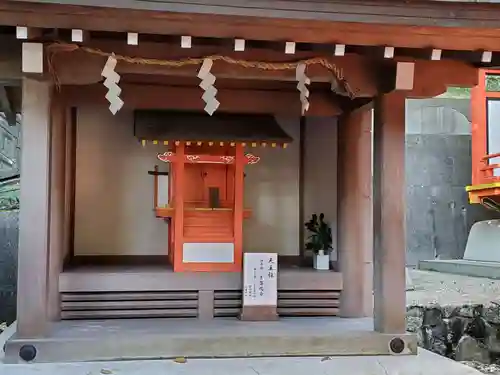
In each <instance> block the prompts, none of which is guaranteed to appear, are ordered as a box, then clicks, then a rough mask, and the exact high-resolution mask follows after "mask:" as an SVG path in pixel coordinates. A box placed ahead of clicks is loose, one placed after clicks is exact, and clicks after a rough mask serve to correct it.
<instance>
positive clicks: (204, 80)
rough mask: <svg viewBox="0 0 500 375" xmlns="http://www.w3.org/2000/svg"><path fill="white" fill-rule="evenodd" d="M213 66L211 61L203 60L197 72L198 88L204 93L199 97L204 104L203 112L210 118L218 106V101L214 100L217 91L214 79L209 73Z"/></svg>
mask: <svg viewBox="0 0 500 375" xmlns="http://www.w3.org/2000/svg"><path fill="white" fill-rule="evenodd" d="M213 64H214V62H213V60H211V59H205V60H203V64H201V68H200V70H199V71H198V78H199V79H201V82H200V87H201V88H202V89H203V91H205V92H204V93H203V95H202V97H201V98H202V100H203V101H204V102H205V104H206V105H205V108H204V110H205V112H207V113H208V114H209V115H210V116H212V115H213V114H214V112H215V111H216V110H217V108H219V105H220V103H219V101H218V100H217V99H216V95H217V89H216V88H215V86H214V84H215V79H216V78H215V76H214V75H213V74H212V73H211V72H210V70H211V69H212V65H213Z"/></svg>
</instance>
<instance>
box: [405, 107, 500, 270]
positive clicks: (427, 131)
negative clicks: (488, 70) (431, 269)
mask: <svg viewBox="0 0 500 375" xmlns="http://www.w3.org/2000/svg"><path fill="white" fill-rule="evenodd" d="M471 163H472V161H471V126H470V100H469V99H468V98H465V99H446V98H445V99H443V98H434V99H421V100H408V101H407V105H406V185H407V195H406V202H407V204H406V228H407V240H406V254H407V265H408V266H416V265H417V264H418V262H419V261H420V260H426V259H434V258H436V257H438V258H441V259H460V258H462V257H463V254H464V251H465V245H466V242H467V237H468V234H469V231H470V228H471V226H472V225H473V224H474V223H475V222H477V221H480V220H488V219H492V218H495V217H498V215H496V214H495V213H494V212H492V211H489V210H487V209H485V208H483V207H482V206H480V205H470V204H469V203H468V197H467V193H466V192H465V186H467V185H470V184H471V171H472V166H471Z"/></svg>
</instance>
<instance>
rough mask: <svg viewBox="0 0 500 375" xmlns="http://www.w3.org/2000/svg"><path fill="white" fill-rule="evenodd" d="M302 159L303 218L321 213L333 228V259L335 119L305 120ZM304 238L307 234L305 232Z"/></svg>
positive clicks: (333, 235)
mask: <svg viewBox="0 0 500 375" xmlns="http://www.w3.org/2000/svg"><path fill="white" fill-rule="evenodd" d="M306 121H307V122H306V128H305V149H306V150H305V158H304V216H305V220H306V221H307V220H309V218H310V217H311V215H312V214H313V213H316V214H318V215H319V214H320V213H322V212H323V213H324V214H325V218H326V220H327V221H328V222H329V223H330V225H331V227H332V237H333V248H334V250H335V251H334V252H332V258H335V256H336V249H337V151H338V148H337V119H336V118H325V117H316V118H315V117H311V118H307V120H306ZM305 239H307V232H305Z"/></svg>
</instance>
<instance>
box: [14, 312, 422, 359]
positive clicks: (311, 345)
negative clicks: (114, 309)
mask: <svg viewBox="0 0 500 375" xmlns="http://www.w3.org/2000/svg"><path fill="white" fill-rule="evenodd" d="M394 337H400V338H402V339H403V340H404V341H405V343H406V349H405V350H404V354H415V353H416V351H417V340H416V337H415V335H412V334H401V335H389V334H381V333H377V332H374V331H373V320H372V319H371V318H360V319H353V318H338V317H334V318H332V317H325V318H318V317H315V318H282V319H280V320H279V321H276V322H242V321H239V320H237V319H230V318H228V319H214V320H212V321H205V322H202V321H199V320H195V319H135V320H134V319H115V320H101V321H92V320H85V321H62V322H58V323H55V324H54V325H53V326H52V330H51V333H50V335H48V336H47V337H44V338H39V339H32V340H23V339H18V338H17V337H16V336H14V337H13V338H12V339H11V340H9V341H8V342H7V345H6V357H5V362H9V363H17V362H18V361H20V359H19V349H20V348H21V347H22V346H23V345H33V346H35V348H36V350H37V356H36V359H35V361H36V362H62V361H64V362H77V361H94V360H100V361H103V360H116V359H130V360H137V359H163V358H176V357H189V358H227V357H271V356H273V357H274V356H310V355H318V356H319V355H323V356H326V355H361V354H364V355H384V354H389V353H390V349H389V342H390V341H391V340H392V339H393V338H394Z"/></svg>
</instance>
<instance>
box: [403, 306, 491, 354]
mask: <svg viewBox="0 0 500 375" xmlns="http://www.w3.org/2000/svg"><path fill="white" fill-rule="evenodd" d="M407 329H408V331H410V332H414V333H417V335H418V341H419V346H420V347H422V348H425V349H428V350H431V351H433V352H434V353H437V354H440V355H443V356H446V357H448V358H451V359H455V360H456V361H461V362H467V361H472V362H479V363H485V364H490V363H497V362H498V360H499V359H500V306H499V305H498V304H494V303H492V304H489V305H487V306H483V305H462V306H439V305H433V306H409V307H408V308H407Z"/></svg>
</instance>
